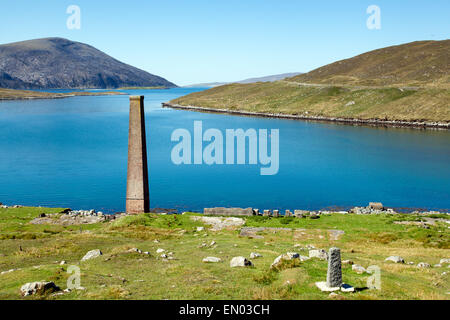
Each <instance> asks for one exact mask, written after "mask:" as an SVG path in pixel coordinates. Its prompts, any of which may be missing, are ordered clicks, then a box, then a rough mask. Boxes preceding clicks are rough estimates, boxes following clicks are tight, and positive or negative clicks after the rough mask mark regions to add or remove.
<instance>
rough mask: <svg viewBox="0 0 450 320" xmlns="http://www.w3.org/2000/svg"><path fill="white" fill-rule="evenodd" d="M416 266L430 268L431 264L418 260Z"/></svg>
mask: <svg viewBox="0 0 450 320" xmlns="http://www.w3.org/2000/svg"><path fill="white" fill-rule="evenodd" d="M417 268H431V265H430V264H429V263H426V262H419V263H418V264H417Z"/></svg>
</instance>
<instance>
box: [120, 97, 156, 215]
mask: <svg viewBox="0 0 450 320" xmlns="http://www.w3.org/2000/svg"><path fill="white" fill-rule="evenodd" d="M126 211H127V213H128V214H138V213H144V212H149V211H150V197H149V189H148V167H147V142H146V139H145V117H144V96H130V127H129V132H128V172H127V203H126Z"/></svg>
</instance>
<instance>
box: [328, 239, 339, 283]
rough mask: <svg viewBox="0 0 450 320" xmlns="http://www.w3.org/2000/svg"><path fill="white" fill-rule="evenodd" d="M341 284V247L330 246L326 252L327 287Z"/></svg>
mask: <svg viewBox="0 0 450 320" xmlns="http://www.w3.org/2000/svg"><path fill="white" fill-rule="evenodd" d="M341 286H342V270H341V249H339V248H331V249H330V251H329V252H328V272H327V287H329V288H335V287H341Z"/></svg>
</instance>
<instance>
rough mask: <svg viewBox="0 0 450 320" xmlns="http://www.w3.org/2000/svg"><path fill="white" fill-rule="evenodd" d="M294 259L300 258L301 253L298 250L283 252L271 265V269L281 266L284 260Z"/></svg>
mask: <svg viewBox="0 0 450 320" xmlns="http://www.w3.org/2000/svg"><path fill="white" fill-rule="evenodd" d="M294 259H300V255H299V254H298V253H296V252H288V253H286V254H282V255H280V256H278V257H276V258H275V260H274V261H273V263H272V264H271V265H270V268H271V269H273V268H277V267H278V266H280V265H281V264H282V263H283V261H289V260H294Z"/></svg>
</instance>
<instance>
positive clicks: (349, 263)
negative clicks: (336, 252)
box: [342, 260, 354, 265]
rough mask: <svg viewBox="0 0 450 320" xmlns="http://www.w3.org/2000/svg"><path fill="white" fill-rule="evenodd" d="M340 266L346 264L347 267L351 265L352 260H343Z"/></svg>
mask: <svg viewBox="0 0 450 320" xmlns="http://www.w3.org/2000/svg"><path fill="white" fill-rule="evenodd" d="M342 264H348V265H353V264H354V263H353V261H352V260H343V261H342Z"/></svg>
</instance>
